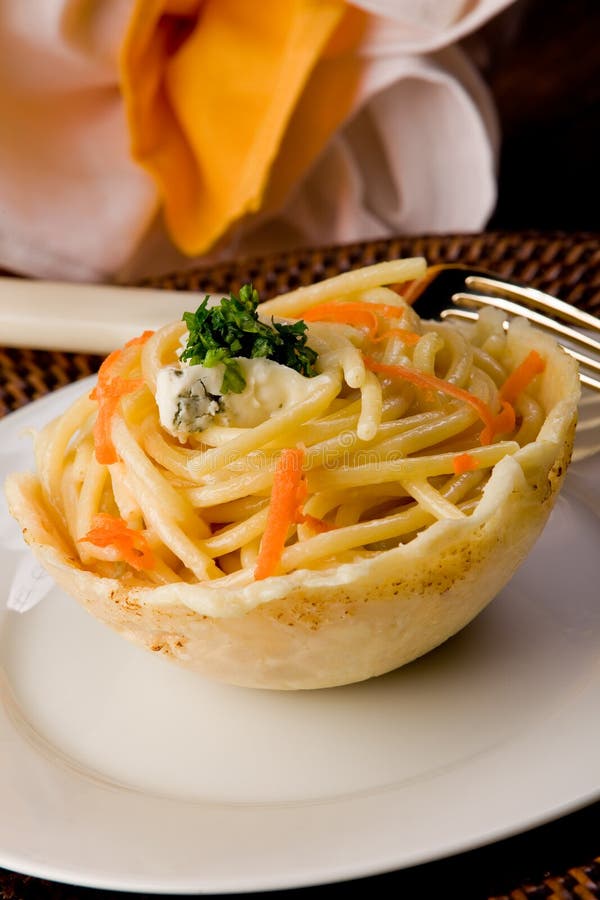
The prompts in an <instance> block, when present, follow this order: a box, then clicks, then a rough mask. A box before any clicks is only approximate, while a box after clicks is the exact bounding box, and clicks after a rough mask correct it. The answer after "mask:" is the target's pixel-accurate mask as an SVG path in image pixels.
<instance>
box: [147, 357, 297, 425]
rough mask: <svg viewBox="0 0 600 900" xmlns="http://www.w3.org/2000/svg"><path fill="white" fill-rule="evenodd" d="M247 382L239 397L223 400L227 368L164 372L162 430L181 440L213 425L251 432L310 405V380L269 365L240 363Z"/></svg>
mask: <svg viewBox="0 0 600 900" xmlns="http://www.w3.org/2000/svg"><path fill="white" fill-rule="evenodd" d="M236 361H237V362H238V364H239V366H240V368H241V370H242V372H243V375H244V378H245V379H246V387H245V388H244V390H243V391H242V392H241V393H239V394H234V393H227V394H221V384H222V382H223V374H224V372H225V366H224V365H223V364H222V363H221V364H219V365H217V366H213V367H212V368H206V367H205V366H185V365H183V366H166V367H165V368H164V369H161V370H160V371H159V373H158V376H157V379H156V403H157V405H158V412H159V417H160V424H161V425H162V426H163V428H165V429H166V430H167V431H169V432H170V433H171V434H174V435H177V436H183V435H185V434H193V433H195V432H199V431H204V429H205V428H208V426H209V425H226V426H230V427H237V428H252V427H254V426H255V425H259V424H260V423H261V422H264V421H265V420H266V419H268V418H269V417H270V416H271V415H273V413H276V412H278V411H279V410H283V409H286V408H287V407H290V406H293V405H294V404H296V403H299V402H300V401H302V400H305V399H306V396H307V393H308V390H309V386H310V382H311V380H312V379H310V378H305V377H304V375H300V374H299V373H298V372H296V371H294V369H290V368H288V366H282V365H280V364H279V363H276V362H273V360H270V359H262V358H260V359H242V358H238V359H237V360H236Z"/></svg>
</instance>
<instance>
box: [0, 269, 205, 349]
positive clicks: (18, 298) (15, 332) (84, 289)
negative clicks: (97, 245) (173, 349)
mask: <svg viewBox="0 0 600 900" xmlns="http://www.w3.org/2000/svg"><path fill="white" fill-rule="evenodd" d="M203 297H204V294H202V295H200V294H194V293H189V292H187V291H162V290H155V289H153V288H137V287H119V286H113V285H99V284H73V283H67V282H65V283H63V282H52V281H33V280H30V279H25V278H12V277H2V278H0V345H1V346H5V347H35V348H36V349H40V350H69V351H76V352H79V353H100V354H105V353H110V352H111V350H114V349H115V348H116V347H120V346H122V344H124V343H125V341H128V340H129V339H130V338H132V337H135V336H136V335H138V334H140V333H141V332H142V331H145V330H146V329H156V328H159V327H160V326H161V325H166V324H167V323H168V322H172V321H174V320H175V319H179V318H181V315H182V313H184V312H186V311H190V312H192V311H194V310H195V309H196V308H197V306H198V305H199V304H200V302H201V300H202V299H203Z"/></svg>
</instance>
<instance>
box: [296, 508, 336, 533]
mask: <svg viewBox="0 0 600 900" xmlns="http://www.w3.org/2000/svg"><path fill="white" fill-rule="evenodd" d="M296 522H297V523H298V524H299V525H308V527H309V528H312V530H313V531H316V533H317V534H323V532H324V531H331V530H332V529H333V528H334V527H335V526H333V525H332V524H331V523H330V522H326V521H325V520H324V519H318V518H317V517H316V516H310V515H307V514H306V513H303V512H299V513H298V515H297V518H296Z"/></svg>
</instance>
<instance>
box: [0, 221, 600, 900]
mask: <svg viewBox="0 0 600 900" xmlns="http://www.w3.org/2000/svg"><path fill="white" fill-rule="evenodd" d="M417 255H422V256H425V257H426V259H427V260H428V262H429V263H431V264H437V263H444V262H460V263H465V264H468V265H473V266H477V267H479V268H485V269H489V270H491V271H495V272H497V273H498V274H500V275H503V276H506V277H513V278H516V279H517V280H519V281H523V282H526V283H529V284H531V285H533V286H535V287H538V288H540V289H542V290H545V291H548V292H549V293H551V294H554V295H555V296H559V297H561V299H563V300H566V301H568V302H571V303H573V304H575V305H576V306H579V307H581V308H583V309H586V310H588V311H589V312H592V313H595V314H596V315H599V316H600V234H588V233H586V234H581V233H575V234H565V233H551V234H540V233H525V234H522V233H492V232H487V233H484V234H482V235H450V236H446V235H444V236H437V235H434V236H419V237H399V238H395V239H391V240H385V241H373V242H368V243H360V244H352V245H345V246H341V247H326V248H319V249H307V250H299V251H295V252H291V253H286V254H278V255H276V256H267V257H262V258H260V259H253V260H245V261H239V262H236V263H232V264H226V265H220V266H212V267H211V268H208V269H198V270H194V271H188V272H185V273H176V274H173V275H169V276H166V277H161V278H155V279H148V280H146V281H145V282H144V284H145V285H148V286H156V287H159V288H168V289H171V290H173V289H174V290H182V291H189V290H192V291H197V292H199V293H201V294H203V293H205V292H206V293H211V292H215V293H223V292H227V291H229V290H234V291H235V290H237V289H238V288H239V287H240V286H241V285H242V284H243V283H244V282H247V281H252V282H253V283H254V285H255V287H256V288H257V290H258V291H259V293H260V295H261V297H262V299H267V298H269V297H272V296H275V295H276V294H279V293H282V292H283V291H287V290H290V289H292V288H294V287H297V286H298V285H301V284H309V283H311V282H313V281H318V280H322V279H323V278H327V277H329V276H331V275H336V274H338V273H340V272H344V271H348V270H349V269H355V268H358V267H360V266H364V265H369V264H372V263H375V262H382V261H384V260H387V259H395V258H398V257H403V256H404V257H405V256H417ZM191 305H192V304H191ZM101 361H102V360H101V357H99V356H93V355H88V354H77V353H59V352H48V351H41V350H35V349H27V350H22V349H18V350H17V349H11V348H2V347H0V416H2V415H4V414H6V413H8V412H11V411H12V410H15V409H17V408H18V407H20V406H24V405H25V404H26V403H28V402H30V401H31V400H34V399H36V398H38V397H41V396H43V395H44V394H47V393H49V392H50V391H53V390H55V389H56V388H58V387H61V386H63V385H66V384H68V383H69V382H72V381H75V380H77V379H80V378H83V377H85V376H86V375H90V374H92V373H93V372H95V371H97V369H98V367H99V365H100V363H101ZM0 808H1V800H0ZM569 821H570V822H571V824H570V825H569V824H567V825H563V824H561V825H558V826H555V831H554V832H552V831H551V830H550V831H548V830H546V831H544V829H542V830H540V829H538V830H536V831H535V832H532V833H531V835H532V836H531V837H530V836H529V835H525V836H520V837H518V838H515V839H510V840H508V841H506V842H501V844H499V845H494V848H492V849H487V848H484V849H482V850H479V851H477V850H476V851H472V852H471V853H469V854H463V855H460V856H457V857H454V858H453V859H452V860H450V861H438V862H434V863H432V864H430V865H426V866H420V867H418V868H417V869H415V870H410V871H407V872H403V873H398V874H397V875H385V876H378V877H377V878H376V879H371V880H369V881H364V880H363V881H362V882H361V884H364V886H365V889H366V890H369V889H370V888H369V885H370V886H371V888H372V887H373V884H374V883H376V884H377V887H376V888H375V890H376V892H377V894H378V895H379V896H387V895H389V896H392V895H393V896H403V897H407V898H408V897H410V898H412V897H417V896H419V897H423V898H425V900H427V898H442V897H447V896H453V897H454V896H456V897H458V898H459V900H488V898H491V897H492V896H493V897H494V900H590V898H598V897H600V804H594V805H592V806H591V807H588V809H587V810H586V811H584V812H583V813H580V814H575V815H574V818H573V817H570V819H569ZM572 823H575V824H572ZM553 827H554V826H552V825H551V826H547V827H546V828H549V829H552V828H553ZM556 828H558V831H556ZM561 829H567V830H566V831H565V830H561ZM573 829H575V831H573ZM578 829H579V830H578ZM590 830H592V831H593V834H590ZM552 833H554V834H555V835H556V834H558V837H556V836H555V838H554V843H552V841H550V846H549V847H548V854H549V855H548V856H546V857H544V855H543V852H542V849H541V848H540V841H541V843H542V845H543V843H544V835H548V834H552ZM540 834H541V835H542V837H541V838H540V836H539V835H540ZM565 834H568V835H571V840H570V842H567V844H566V846H565V844H564V841H563V838H564V835H565ZM535 835H537V837H535ZM573 835H576V836H577V840H576V841H575V843H574V844H573ZM580 837H581V840H579V838H580ZM536 840H537V843H536ZM546 840H548V838H546ZM511 841H512V843H511ZM515 841H516V842H517V843H515ZM519 841H520V842H521V843H520V844H518V842H519ZM505 846H507V847H508V848H509V849H508V851H507V853H508V854H509V855H510V853H511V852H513V854H514V852H515V849H514V848H515V847H517V846H519V847H520V851H519V852H520V853H521V856H520V857H519V859H520V863H519V864H518V865H517V864H515V863H513V864H512V866H511V864H510V862H509V863H508V864H505V863H504V862H503V860H504V859H505V857H504V856H502V855H501V854H502V847H505ZM558 847H561V852H559V853H556V852H555V851H556V849H557V848H558ZM510 848H512V851H511V849H510ZM567 849H568V854H567V855H566V854H565V851H566V850H567ZM534 850H535V853H534ZM528 852H531V853H532V854H533V855H534V856H535V858H533V857H532V858H531V859H530V860H528V859H527V853H528ZM541 859H544V860H545V861H544V862H541V861H540V860H541ZM482 866H483V869H484V870H485V869H486V867H487V871H484V870H482ZM498 867H503V871H498ZM540 867H541V868H540ZM348 889H349V888H348V887H347V886H345V885H343V884H341V885H338V886H323V887H322V888H315V889H310V890H309V891H290V892H285V896H286V897H290V898H292V897H293V896H294V895H297V896H298V897H300V895H303V894H306V893H309V894H310V895H311V897H313V896H314V897H320V896H322V897H333V896H336V897H338V896H341V895H344V896H346V895H347V890H348ZM499 891H500V892H499ZM122 896H123V895H122V894H115V893H112V892H107V891H93V890H90V889H83V888H76V887H70V886H64V885H60V884H56V883H53V882H49V881H44V880H41V879H37V878H31V877H28V876H24V875H19V874H15V873H12V872H6V871H3V870H0V900H32V898H48V900H84V898H94V900H99V898H101V897H102V898H108V897H115V898H118V897H122ZM265 896H267V897H271V898H275V896H281V892H273V893H271V894H268V895H265Z"/></svg>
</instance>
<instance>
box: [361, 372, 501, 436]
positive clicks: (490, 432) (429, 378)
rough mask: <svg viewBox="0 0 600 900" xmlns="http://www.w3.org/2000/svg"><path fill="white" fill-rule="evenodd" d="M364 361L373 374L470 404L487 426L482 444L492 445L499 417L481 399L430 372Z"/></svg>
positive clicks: (483, 433) (482, 433) (483, 432)
mask: <svg viewBox="0 0 600 900" xmlns="http://www.w3.org/2000/svg"><path fill="white" fill-rule="evenodd" d="M364 361H365V365H366V367H367V368H368V369H370V370H371V371H372V372H381V374H382V375H388V376H389V377H390V378H403V379H405V380H406V381H410V382H411V383H412V384H414V385H416V386H417V387H420V388H424V389H425V390H434V391H442V392H443V393H444V394H448V395H449V396H451V397H455V398H456V399H457V400H462V401H463V402H464V403H468V404H470V405H471V406H472V407H473V408H474V409H475V410H476V412H477V415H478V416H479V418H480V419H481V421H482V422H483V424H484V425H485V428H484V429H483V431H482V432H481V434H480V436H479V440H480V442H481V443H482V444H489V443H491V441H492V439H493V437H494V435H495V434H496V432H497V430H498V429H497V424H498V423H497V417H496V416H495V415H494V414H493V412H492V411H491V409H490V408H489V406H488V405H487V403H484V401H483V400H482V399H481V398H480V397H475V395H474V394H470V393H469V391H465V390H464V388H461V387H458V385H456V384H452V383H451V382H450V381H444V380H443V378H438V377H437V375H430V374H429V373H428V372H418V371H416V370H415V369H409V368H407V367H406V366H398V365H394V366H389V365H386V364H385V363H380V362H377V360H375V359H371V357H370V356H365V357H364ZM500 415H501V414H500Z"/></svg>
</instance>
